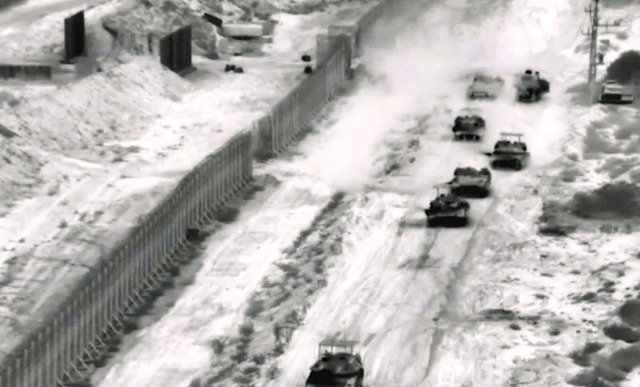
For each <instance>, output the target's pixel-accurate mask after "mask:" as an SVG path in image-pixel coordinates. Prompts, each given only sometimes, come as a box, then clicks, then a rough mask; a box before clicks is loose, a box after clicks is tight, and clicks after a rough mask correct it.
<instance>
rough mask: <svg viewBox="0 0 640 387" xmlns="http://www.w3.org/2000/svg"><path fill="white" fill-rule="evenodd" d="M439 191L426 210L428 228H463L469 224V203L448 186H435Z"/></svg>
mask: <svg viewBox="0 0 640 387" xmlns="http://www.w3.org/2000/svg"><path fill="white" fill-rule="evenodd" d="M434 188H435V189H436V190H437V194H436V198H435V199H433V200H432V201H431V202H430V203H429V208H427V209H425V210H424V213H425V215H427V226H429V227H438V226H449V227H461V226H464V225H466V224H467V222H468V220H469V218H468V216H469V215H468V213H469V202H467V201H466V200H464V199H461V198H460V197H459V196H458V195H456V194H455V193H453V192H451V187H450V186H449V185H448V184H440V185H436V186H434Z"/></svg>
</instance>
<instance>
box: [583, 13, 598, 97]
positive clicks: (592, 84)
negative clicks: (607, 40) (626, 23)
mask: <svg viewBox="0 0 640 387" xmlns="http://www.w3.org/2000/svg"><path fill="white" fill-rule="evenodd" d="M594 2H595V6H594V7H593V8H592V7H591V5H589V8H586V9H585V12H588V13H589V17H590V19H591V30H590V31H589V35H590V38H591V47H590V49H589V79H588V81H589V95H590V98H591V101H592V102H593V101H595V94H596V69H597V67H596V66H597V63H596V60H597V56H598V3H599V2H600V0H594ZM592 13H593V14H592Z"/></svg>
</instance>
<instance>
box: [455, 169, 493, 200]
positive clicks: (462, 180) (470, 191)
mask: <svg viewBox="0 0 640 387" xmlns="http://www.w3.org/2000/svg"><path fill="white" fill-rule="evenodd" d="M449 187H451V192H453V193H454V194H456V195H458V196H462V197H472V198H485V197H487V196H489V190H490V187H491V172H489V170H488V169H487V168H482V169H480V170H477V169H475V168H472V167H466V168H456V170H455V171H454V172H453V180H451V181H450V182H449Z"/></svg>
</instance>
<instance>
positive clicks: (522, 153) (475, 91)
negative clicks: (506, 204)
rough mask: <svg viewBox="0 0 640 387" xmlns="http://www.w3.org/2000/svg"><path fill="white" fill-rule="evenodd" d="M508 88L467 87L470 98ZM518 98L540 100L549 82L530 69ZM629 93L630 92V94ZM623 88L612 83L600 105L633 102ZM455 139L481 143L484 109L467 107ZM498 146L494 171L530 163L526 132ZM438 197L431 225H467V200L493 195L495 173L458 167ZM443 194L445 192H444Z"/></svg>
mask: <svg viewBox="0 0 640 387" xmlns="http://www.w3.org/2000/svg"><path fill="white" fill-rule="evenodd" d="M503 86H504V80H503V79H502V78H500V77H489V76H486V75H476V76H475V77H474V79H473V83H472V84H471V85H470V86H469V87H467V97H468V98H469V99H493V98H495V97H496V96H497V95H498V93H499V91H500V90H501V89H502V87H503ZM515 87H516V99H517V100H518V101H520V102H534V101H539V100H541V99H542V97H543V96H544V95H545V94H546V93H548V92H549V91H550V85H549V81H547V80H546V79H543V78H541V77H540V73H539V72H538V71H536V72H535V73H534V72H533V71H532V70H526V71H525V72H524V74H520V75H518V76H517V77H516V80H515ZM627 94H628V93H627ZM627 94H625V93H624V90H623V89H622V87H620V86H619V85H617V84H615V83H613V82H609V83H607V84H605V85H604V86H603V88H602V91H601V97H600V102H601V103H607V102H609V101H615V102H618V101H619V102H618V103H620V102H621V103H624V102H629V101H631V102H632V101H633V100H632V99H631V98H632V97H631V98H630V97H629V96H628V95H627ZM452 131H453V135H454V136H453V137H454V140H457V141H459V140H471V141H481V140H482V139H483V138H484V134H485V132H486V123H485V120H484V118H483V117H482V110H480V109H478V108H469V107H468V108H464V109H462V110H461V111H460V113H459V114H458V116H457V117H456V118H455V120H454V125H453V128H452ZM500 136H501V137H500V139H499V140H498V141H497V142H496V143H495V145H494V147H493V151H492V152H489V153H486V154H487V155H488V156H490V158H491V159H490V162H489V164H490V166H491V168H493V169H512V170H516V171H518V170H521V169H523V168H525V167H526V166H527V165H528V163H529V158H530V155H529V151H528V150H527V144H526V143H525V142H524V141H523V140H522V137H523V134H522V133H513V132H502V133H500ZM435 188H436V189H437V197H436V198H435V199H433V200H431V202H430V203H429V208H426V209H424V213H425V215H426V216H427V226H429V227H436V226H441V225H448V226H463V225H466V224H467V222H468V220H469V217H468V212H469V208H470V205H469V202H468V201H466V200H464V199H462V198H463V197H464V198H486V197H487V196H489V195H490V194H491V172H490V171H489V169H487V168H480V169H476V168H473V167H464V168H456V169H455V171H454V173H453V180H451V181H449V182H448V183H446V184H441V185H437V186H435ZM441 191H442V193H441Z"/></svg>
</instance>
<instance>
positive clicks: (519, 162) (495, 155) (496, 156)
mask: <svg viewBox="0 0 640 387" xmlns="http://www.w3.org/2000/svg"><path fill="white" fill-rule="evenodd" d="M500 135H501V139H500V140H498V141H497V142H496V144H495V145H494V147H493V152H492V153H491V167H492V168H494V169H515V170H521V169H522V168H524V167H525V166H526V165H527V164H528V162H529V152H528V151H527V144H525V143H524V141H522V134H521V133H507V132H502V133H500Z"/></svg>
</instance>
